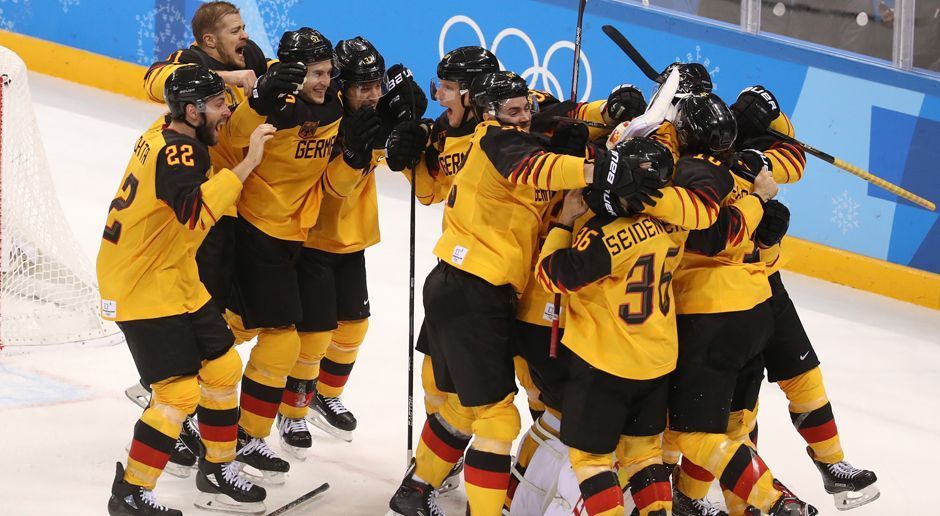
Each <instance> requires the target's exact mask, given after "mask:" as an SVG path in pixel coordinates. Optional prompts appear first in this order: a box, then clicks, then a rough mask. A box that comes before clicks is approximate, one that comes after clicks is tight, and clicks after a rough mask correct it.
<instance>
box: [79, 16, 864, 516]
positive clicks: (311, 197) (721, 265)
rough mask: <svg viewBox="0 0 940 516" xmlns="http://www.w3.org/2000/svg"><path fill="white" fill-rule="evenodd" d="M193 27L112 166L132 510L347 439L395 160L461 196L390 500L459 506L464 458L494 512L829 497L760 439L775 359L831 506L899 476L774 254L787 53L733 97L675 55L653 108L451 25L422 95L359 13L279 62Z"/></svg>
mask: <svg viewBox="0 0 940 516" xmlns="http://www.w3.org/2000/svg"><path fill="white" fill-rule="evenodd" d="M579 31H580V28H579ZM192 36H193V38H194V40H195V43H193V44H192V46H190V47H188V48H182V49H179V50H177V51H174V52H172V53H171V54H170V55H169V56H168V57H167V58H166V59H165V60H162V61H159V62H156V63H154V64H153V65H152V66H151V67H150V68H149V70H148V71H147V74H146V77H144V78H142V79H144V81H143V82H142V86H143V88H144V89H145V91H146V93H147V95H148V96H149V97H150V98H151V99H152V100H153V101H156V102H162V103H164V104H165V107H166V111H167V113H166V115H165V116H164V117H161V118H160V119H159V120H157V121H155V122H154V123H153V124H152V125H151V126H150V127H149V128H147V129H146V130H145V131H144V132H143V134H142V135H141V136H140V138H139V139H138V140H137V142H136V144H135V145H134V147H133V149H128V150H129V151H130V152H129V154H130V158H129V160H128V164H127V167H126V169H125V171H124V173H123V176H121V177H120V178H118V177H117V173H115V174H114V177H115V180H116V182H115V186H116V192H117V193H116V195H115V196H114V198H113V200H112V201H111V203H110V206H108V208H107V226H106V227H105V228H104V233H103V236H102V240H101V243H100V251H99V253H98V259H97V272H98V281H99V285H100V292H101V298H102V303H101V317H103V318H104V319H107V320H111V321H115V322H116V323H117V325H118V326H119V327H120V329H121V331H122V332H123V334H124V336H125V338H126V342H127V347H128V349H129V351H130V354H131V356H132V357H133V361H134V364H135V365H136V368H137V371H136V373H135V374H137V375H138V376H139V378H140V382H139V385H135V386H132V387H130V388H128V393H129V395H131V393H136V394H133V395H132V396H131V397H132V398H133V399H136V400H137V401H138V402H139V404H140V405H141V408H142V409H143V412H142V413H141V415H140V418H139V420H138V421H137V422H136V424H135V425H134V427H133V429H131V428H127V435H128V438H129V439H130V442H131V444H130V447H129V449H128V451H127V455H126V461H124V462H123V463H118V464H117V465H116V468H115V469H116V471H115V477H114V481H113V484H112V486H111V491H110V493H111V496H110V499H109V500H108V502H107V506H108V513H109V514H110V515H111V516H157V515H163V516H173V515H180V514H182V512H181V510H179V509H176V508H168V507H166V506H164V505H162V504H161V503H160V501H158V500H157V498H156V496H155V495H154V488H155V486H156V485H157V483H158V482H159V481H160V478H161V475H162V474H163V472H164V470H165V471H166V472H167V473H169V474H172V475H175V476H180V477H184V478H186V477H189V476H190V475H191V474H194V476H195V489H194V490H193V493H192V496H193V500H194V503H195V505H196V506H197V507H200V508H203V509H208V510H213V511H221V512H225V513H231V514H264V513H265V512H266V511H268V510H270V509H271V507H266V506H265V498H266V494H267V492H268V491H270V490H274V489H279V488H280V487H279V486H280V485H282V484H285V483H291V484H304V483H305V482H307V480H306V479H305V478H303V477H302V476H296V475H295V476H289V475H285V473H288V472H289V471H290V467H291V462H293V461H298V460H309V461H316V454H315V453H312V452H311V451H310V449H311V447H312V446H313V439H312V436H311V430H310V427H309V426H308V423H309V424H311V425H314V426H315V427H317V428H319V429H321V430H322V431H324V432H326V433H328V434H330V435H332V436H334V437H335V438H337V439H340V440H342V441H351V440H352V438H353V435H354V434H355V432H356V431H357V424H359V422H357V419H356V417H355V415H354V413H355V411H356V410H357V407H356V406H355V404H353V403H350V404H349V406H347V405H346V403H344V401H343V398H342V396H343V392H344V388H345V386H346V384H347V382H348V381H349V380H350V379H351V378H353V379H354V378H356V374H355V364H356V360H357V357H358V355H359V354H360V353H364V354H367V353H369V348H368V347H366V348H364V349H361V347H362V344H363V342H364V340H365V338H366V334H367V333H368V332H370V331H371V332H373V333H374V332H376V331H377V330H378V328H377V325H374V326H373V327H372V328H371V329H370V322H369V320H370V315H371V313H370V303H369V293H368V290H369V289H368V284H367V268H368V266H367V263H366V259H365V256H366V255H365V250H366V249H367V248H369V247H371V246H373V245H376V244H377V243H379V240H380V233H379V212H380V208H379V203H378V191H377V182H376V176H377V175H378V174H386V175H387V176H388V177H390V178H393V180H399V179H398V176H402V177H401V179H400V181H401V182H402V184H403V185H405V186H406V187H410V188H411V191H412V192H413V196H414V199H410V202H411V203H412V204H413V203H415V202H418V203H420V204H421V205H431V204H438V203H441V204H443V220H442V221H441V226H440V227H441V229H440V234H439V235H436V238H435V240H436V244H435V245H434V247H433V255H434V256H433V258H434V259H435V260H436V266H435V267H434V268H433V270H431V271H430V272H429V273H428V274H427V276H426V278H425V279H424V281H423V282H421V281H420V278H419V281H418V282H416V285H415V288H418V289H420V290H419V291H418V292H419V293H420V294H422V297H421V298H420V299H423V306H424V311H423V313H424V319H423V321H422V320H418V321H417V328H416V329H415V330H416V331H415V333H416V335H417V338H416V346H415V349H417V350H418V351H420V352H421V353H422V357H421V358H420V359H418V361H417V367H418V374H419V375H420V385H421V386H422V387H423V400H424V404H423V406H424V410H425V412H426V416H427V417H426V420H425V422H424V424H423V427H422V428H421V429H420V430H416V433H417V435H418V440H417V445H416V447H415V450H414V456H413V458H412V460H411V462H410V464H407V465H406V464H403V465H402V470H401V473H402V475H403V476H402V477H401V481H400V485H398V486H397V488H394V489H391V490H389V492H388V493H387V497H388V500H389V501H388V509H387V510H388V514H390V515H401V516H431V515H443V514H444V511H443V509H442V508H441V506H440V505H439V504H438V500H439V498H441V497H444V496H453V495H449V494H448V492H451V491H453V490H455V489H457V488H459V486H460V485H461V480H460V479H461V478H462V479H463V482H462V484H463V486H464V487H463V489H464V491H465V494H466V500H467V503H466V509H465V511H466V514H468V515H473V516H497V515H502V514H506V515H541V514H552V515H573V514H574V515H581V514H587V515H603V516H608V515H623V514H630V512H629V511H631V510H632V511H633V512H632V514H638V515H640V516H667V515H670V514H671V515H677V516H728V515H733V516H759V515H770V516H811V515H815V514H818V510H817V509H816V508H815V507H814V506H813V505H812V504H810V503H809V502H808V501H806V500H804V499H801V498H800V496H798V494H797V493H794V492H793V491H792V490H791V489H789V488H788V487H787V479H786V478H777V477H776V476H775V474H774V469H773V468H774V464H771V463H769V461H768V462H765V460H764V459H763V458H762V455H761V454H760V453H759V451H760V448H759V447H758V427H757V413H758V406H759V397H760V390H761V386H762V382H763V380H764V376H765V375H766V377H767V379H768V380H769V381H770V382H773V383H776V384H777V385H778V386H779V387H780V389H781V390H782V391H783V393H784V394H785V396H786V398H787V400H788V401H789V412H790V414H789V415H790V418H791V420H792V421H793V425H794V427H795V428H796V430H797V432H798V433H799V436H800V437H801V438H802V439H803V440H805V442H806V449H805V455H803V453H804V452H801V451H799V450H791V451H792V453H793V454H794V455H803V456H802V457H801V460H805V465H806V467H807V468H812V469H816V470H818V473H819V475H820V477H821V481H822V485H823V486H824V488H825V490H826V492H827V493H829V494H831V495H832V496H833V498H834V500H835V503H836V505H837V506H838V507H839V508H840V509H853V508H855V507H858V506H860V505H863V504H866V503H869V502H872V501H874V500H875V499H876V498H878V496H879V491H878V488H877V487H876V480H877V479H876V476H875V473H874V472H872V471H869V470H865V469H861V468H856V467H854V466H852V465H851V464H850V463H848V462H846V460H845V459H846V451H848V450H846V451H843V448H842V445H841V442H840V434H839V430H838V429H837V425H836V420H835V411H834V410H833V407H832V405H831V404H830V401H829V399H828V397H827V394H826V388H825V383H824V380H823V374H822V371H821V364H820V360H819V358H817V355H816V353H815V351H814V349H813V344H812V343H811V342H810V339H809V337H808V336H807V333H806V332H805V331H804V329H803V325H802V323H801V322H800V317H799V314H798V312H797V310H796V308H795V305H794V301H793V300H791V299H790V296H789V294H788V293H787V289H786V287H785V286H784V284H783V281H782V279H781V274H780V272H779V271H780V269H781V267H782V266H783V265H784V260H785V254H783V253H782V252H781V246H782V239H783V237H784V236H785V235H786V233H787V229H788V226H789V220H790V211H789V209H788V208H787V206H786V205H785V204H784V203H783V202H781V201H779V200H778V199H775V197H776V196H777V193H778V184H783V183H794V182H797V181H799V180H800V178H801V177H802V175H803V170H804V167H805V162H806V157H805V155H804V149H803V148H802V147H801V146H800V145H797V144H794V143H792V140H791V139H781V138H779V137H778V136H775V135H776V134H783V135H786V136H788V137H790V138H792V137H793V136H794V135H795V129H794V126H793V124H792V123H791V121H790V118H789V117H788V115H787V114H786V113H784V112H782V111H781V108H780V104H779V102H778V101H777V99H776V98H775V96H774V93H773V84H772V82H771V78H768V80H767V82H765V83H764V84H762V85H753V86H751V87H748V88H746V89H745V90H744V91H742V92H741V93H740V94H739V95H737V96H735V97H733V98H732V97H726V98H722V97H719V96H718V95H717V94H716V93H715V92H713V91H712V90H713V83H712V79H711V77H710V76H709V72H708V70H707V69H706V68H705V67H704V66H702V65H700V64H696V63H673V64H670V65H669V66H668V67H666V68H665V69H664V70H662V71H661V72H660V73H659V77H658V79H657V84H656V88H655V90H654V92H653V94H652V95H651V96H650V97H649V101H648V100H647V98H646V97H645V96H644V94H643V92H642V91H641V88H639V87H637V86H633V85H630V84H623V85H621V86H618V87H616V88H614V90H613V91H612V92H611V93H610V94H609V95H607V96H605V97H603V98H598V99H596V100H593V101H587V102H582V101H578V100H577V99H576V98H575V97H574V96H572V98H568V99H559V98H556V97H555V96H554V95H552V94H551V93H548V92H545V91H540V90H536V89H532V88H531V87H530V85H529V84H527V82H526V80H525V79H524V78H523V76H522V75H521V73H522V72H523V70H506V69H503V67H502V65H501V63H500V61H499V60H498V59H497V58H496V56H495V55H494V54H493V53H492V52H490V51H489V50H487V49H485V48H483V47H479V46H462V47H458V48H449V49H444V51H445V55H444V56H443V58H442V59H441V60H440V62H439V63H436V71H437V73H436V78H434V81H433V82H432V83H431V87H430V89H427V90H425V89H422V87H421V86H419V81H418V80H417V79H416V78H415V77H414V74H413V73H412V72H411V70H410V69H409V68H408V66H407V65H405V64H394V65H389V66H387V63H393V62H395V63H397V62H398V61H399V59H397V58H396V56H389V55H383V54H382V52H381V48H379V46H377V45H374V44H373V43H372V42H371V41H370V40H369V39H368V35H358V34H357V33H356V30H355V28H353V27H350V29H349V32H348V33H346V34H324V33H322V32H320V31H319V30H317V29H315V28H310V27H291V28H290V29H289V30H287V31H285V32H284V33H283V34H278V35H276V37H277V38H279V44H278V45H277V48H276V55H274V56H265V55H264V52H263V51H262V50H261V48H260V47H259V46H258V45H257V44H256V43H255V42H253V41H252V40H251V39H249V37H248V34H247V33H246V26H245V22H244V20H243V18H242V14H241V13H240V12H239V9H238V8H237V7H236V6H235V5H233V4H232V3H229V2H226V1H210V2H206V3H203V4H201V5H200V6H199V8H198V9H197V10H196V12H195V15H194V16H193V19H192ZM442 44H443V43H442ZM576 52H577V51H576ZM426 64H427V65H433V64H434V63H426ZM412 66H413V65H412ZM576 77H577V76H576ZM576 77H575V80H577V79H576ZM425 84H426V83H425ZM574 91H577V88H576V87H575V89H574ZM722 93H724V92H722ZM429 102H436V103H438V104H439V106H440V108H441V110H442V111H443V112H442V114H441V115H440V116H439V117H437V119H430V118H425V117H424V115H425V111H426V110H427V108H428V104H429ZM771 130H772V131H771ZM115 172H116V171H115ZM118 179H119V180H118ZM102 210H104V207H103V206H102ZM417 216H418V217H428V216H429V213H428V210H427V209H422V208H421V207H418V209H417ZM438 219H439V216H438ZM404 295H405V293H403V294H402V296H404ZM239 347H241V348H242V351H243V354H246V356H247V357H248V358H247V360H246V361H245V363H243V361H242V359H241V358H240V357H241V355H240V354H239ZM402 352H403V354H404V352H405V348H404V346H402ZM401 363H402V364H404V355H403V358H402V361H401ZM520 389H521V391H520ZM520 392H521V393H523V398H524V399H522V400H516V399H515V398H516V395H517V393H520ZM378 394H379V393H378V392H376V395H378ZM418 406H419V407H420V406H421V404H420V403H418ZM517 406H523V407H526V406H527V408H528V414H525V415H523V414H524V413H525V410H523V411H522V412H523V413H522V414H521V413H520V411H519V409H517ZM529 416H531V421H532V423H531V425H528V423H526V427H524V426H523V420H524V418H528V417H529ZM408 417H409V424H410V414H409V416H408ZM403 420H404V418H403ZM848 431H851V429H848ZM275 442H278V443H279V444H280V447H279V450H277V451H276V450H275V448H274V447H272V446H271V444H273V443H275ZM514 443H516V444H515V447H514ZM342 445H343V446H346V445H344V444H342ZM114 446H115V447H119V446H122V444H121V443H114ZM716 481H717V483H718V486H719V487H720V490H721V492H722V494H723V498H724V500H723V503H719V502H717V501H714V500H712V499H709V498H708V496H707V495H708V493H709V491H710V489H711V487H712V484H713V483H714V482H716ZM303 487H304V489H303V491H305V492H306V491H308V490H310V489H313V488H316V487H317V485H310V486H306V485H304V486H303ZM373 489H374V488H373ZM716 492H717V491H716ZM814 502H816V503H820V502H821V501H814ZM329 503H341V502H340V501H335V502H334V501H331V502H329ZM462 512H463V511H462Z"/></svg>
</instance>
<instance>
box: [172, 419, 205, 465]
mask: <svg viewBox="0 0 940 516" xmlns="http://www.w3.org/2000/svg"><path fill="white" fill-rule="evenodd" d="M201 447H202V442H201V441H200V439H199V427H198V426H197V424H196V420H195V419H193V418H192V416H189V417H187V418H186V420H185V421H183V427H182V428H181V429H180V436H179V439H177V440H176V443H175V444H174V445H173V451H171V452H170V461H169V462H167V463H166V467H165V468H164V469H163V471H166V472H167V473H169V474H171V475H173V476H174V477H179V478H189V474H190V472H192V470H193V469H195V467H196V457H199V456H201V455H202V450H201Z"/></svg>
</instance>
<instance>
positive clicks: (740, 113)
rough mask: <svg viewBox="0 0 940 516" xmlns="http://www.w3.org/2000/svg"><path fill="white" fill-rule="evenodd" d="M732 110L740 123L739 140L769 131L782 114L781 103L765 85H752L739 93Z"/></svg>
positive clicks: (748, 138) (735, 118)
mask: <svg viewBox="0 0 940 516" xmlns="http://www.w3.org/2000/svg"><path fill="white" fill-rule="evenodd" d="M731 111H733V112H734V120H735V121H736V122H737V123H738V137H737V141H739V142H743V141H746V140H750V139H751V138H754V137H757V136H762V135H763V134H764V133H766V132H767V129H768V128H770V124H771V122H773V121H774V120H776V119H777V117H778V116H780V104H778V103H777V98H776V97H774V94H773V93H771V92H770V91H768V90H767V89H765V88H764V87H763V86H751V87H750V88H745V89H744V91H742V92H741V94H740V95H738V100H736V101H734V104H731Z"/></svg>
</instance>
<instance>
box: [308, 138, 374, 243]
mask: <svg viewBox="0 0 940 516" xmlns="http://www.w3.org/2000/svg"><path fill="white" fill-rule="evenodd" d="M383 155H384V150H381V149H377V150H374V151H373V152H372V162H371V163H370V164H369V167H368V168H366V169H364V170H353V169H352V167H350V166H349V165H348V164H347V163H346V161H344V160H343V159H334V160H333V161H331V162H330V165H329V170H328V172H327V175H326V178H327V179H330V178H332V179H333V180H334V181H337V182H339V181H342V180H345V181H346V182H347V184H343V183H340V184H331V185H330V188H328V189H327V193H329V194H330V195H327V196H324V197H323V201H322V203H321V204H320V216H319V217H317V223H316V225H315V226H313V228H312V229H311V230H310V232H309V233H308V235H307V241H306V242H304V247H310V248H313V249H319V250H321V251H326V252H329V253H336V254H348V253H355V252H357V251H361V250H363V249H365V248H367V247H369V246H372V245H375V244H377V243H378V242H379V239H380V234H379V202H378V194H377V193H376V189H375V167H376V166H377V164H378V163H379V159H380V158H381V157H382V156H383ZM337 168H345V169H346V170H336V169H337ZM349 181H352V184H351V185H349V184H348V182H349ZM346 192H348V193H346Z"/></svg>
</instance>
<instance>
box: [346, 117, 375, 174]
mask: <svg viewBox="0 0 940 516" xmlns="http://www.w3.org/2000/svg"><path fill="white" fill-rule="evenodd" d="M379 129H380V123H379V116H378V114H376V112H375V109H374V108H373V107H372V106H365V107H363V108H362V109H360V110H358V111H356V112H355V113H345V114H343V119H342V120H341V121H340V123H339V134H340V136H341V137H342V139H343V159H344V160H346V164H347V165H349V166H350V167H352V168H356V169H360V168H366V167H368V166H369V163H371V162H372V142H373V141H374V140H375V137H376V135H377V134H378V133H379Z"/></svg>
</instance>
